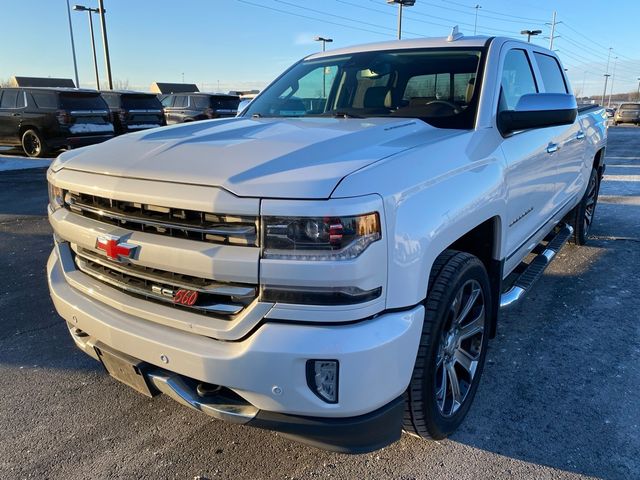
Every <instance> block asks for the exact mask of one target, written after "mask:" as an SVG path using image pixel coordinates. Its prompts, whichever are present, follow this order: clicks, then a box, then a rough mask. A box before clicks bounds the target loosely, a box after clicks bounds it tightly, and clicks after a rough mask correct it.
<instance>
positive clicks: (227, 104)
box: [210, 97, 240, 110]
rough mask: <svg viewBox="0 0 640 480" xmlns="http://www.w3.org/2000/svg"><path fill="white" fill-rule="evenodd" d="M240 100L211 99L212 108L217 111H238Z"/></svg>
mask: <svg viewBox="0 0 640 480" xmlns="http://www.w3.org/2000/svg"><path fill="white" fill-rule="evenodd" d="M239 103H240V98H236V97H211V100H210V105H211V108H213V109H216V110H237V109H238V104H239Z"/></svg>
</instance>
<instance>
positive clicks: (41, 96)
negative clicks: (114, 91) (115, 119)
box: [0, 87, 113, 157]
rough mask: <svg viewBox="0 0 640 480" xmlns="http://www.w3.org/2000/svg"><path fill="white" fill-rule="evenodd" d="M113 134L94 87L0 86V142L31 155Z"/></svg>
mask: <svg viewBox="0 0 640 480" xmlns="http://www.w3.org/2000/svg"><path fill="white" fill-rule="evenodd" d="M111 137H113V124H112V123H111V115H110V114H109V108H108V107H107V104H106V103H105V101H104V100H103V99H102V97H101V96H100V94H99V93H98V92H97V91H95V90H79V89H66V88H35V87H34V88H3V89H0V145H6V146H15V147H18V146H22V148H23V149H24V151H25V153H26V154H27V155H29V156H30V157H42V156H44V155H46V154H47V153H48V152H49V151H51V150H54V149H59V148H74V147H81V146H84V145H91V144H93V143H98V142H102V141H104V140H108V139H109V138H111Z"/></svg>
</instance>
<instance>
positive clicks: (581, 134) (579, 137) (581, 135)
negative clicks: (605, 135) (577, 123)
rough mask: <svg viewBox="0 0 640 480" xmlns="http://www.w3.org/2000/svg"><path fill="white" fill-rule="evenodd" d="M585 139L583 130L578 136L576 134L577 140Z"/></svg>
mask: <svg viewBox="0 0 640 480" xmlns="http://www.w3.org/2000/svg"><path fill="white" fill-rule="evenodd" d="M584 137H585V135H584V132H583V131H582V130H580V131H579V132H578V133H577V134H576V140H582V139H583V138H584Z"/></svg>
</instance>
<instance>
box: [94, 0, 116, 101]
mask: <svg viewBox="0 0 640 480" xmlns="http://www.w3.org/2000/svg"><path fill="white" fill-rule="evenodd" d="M98 9H99V10H100V27H101V28H102V43H103V46H104V64H105V66H106V67H107V82H108V85H109V90H113V78H111V60H109V42H108V41H107V22H106V20H105V18H104V14H105V12H106V11H105V9H104V0H98Z"/></svg>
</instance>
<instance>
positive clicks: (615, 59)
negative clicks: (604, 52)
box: [607, 57, 618, 107]
mask: <svg viewBox="0 0 640 480" xmlns="http://www.w3.org/2000/svg"><path fill="white" fill-rule="evenodd" d="M617 63H618V57H615V58H614V59H613V75H611V89H610V90H609V102H608V103H607V107H611V95H613V84H614V82H615V81H616V64H617Z"/></svg>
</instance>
